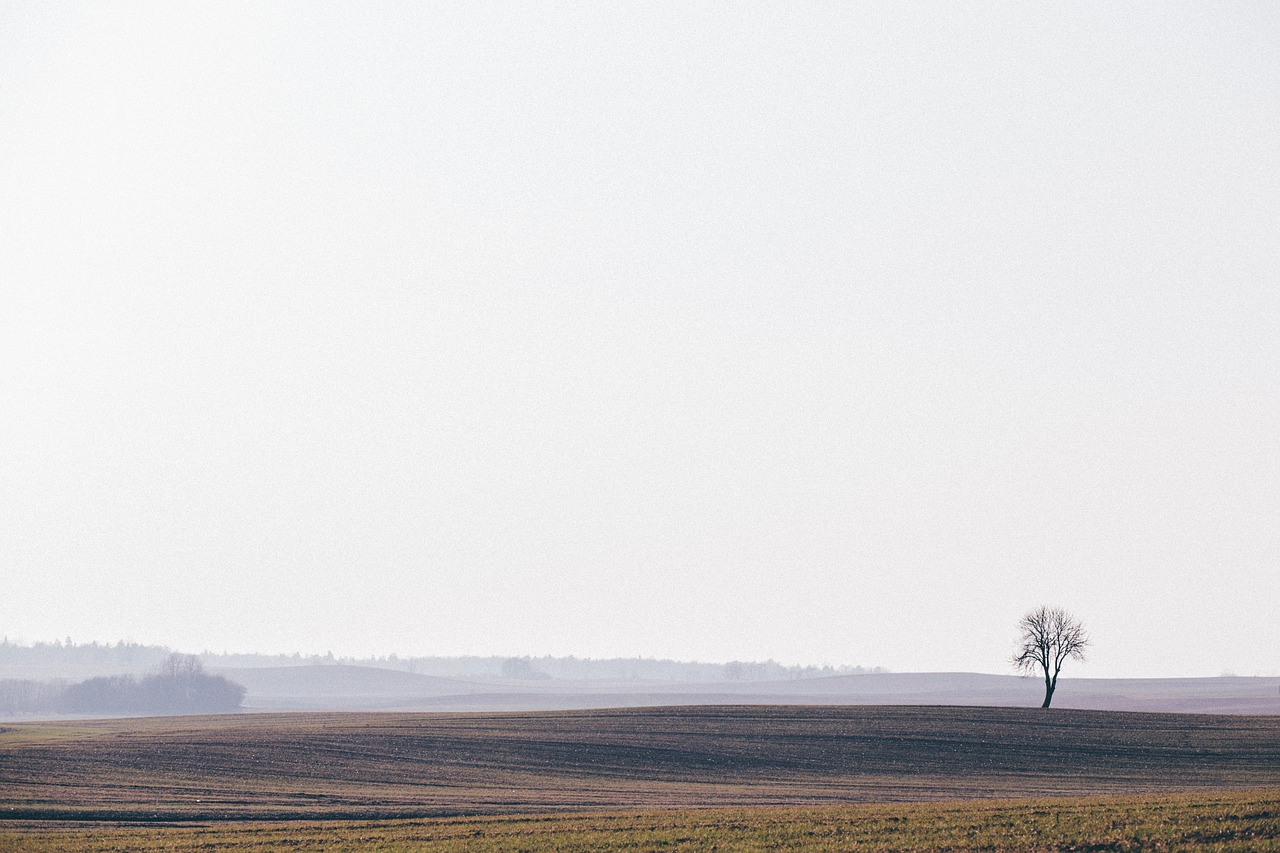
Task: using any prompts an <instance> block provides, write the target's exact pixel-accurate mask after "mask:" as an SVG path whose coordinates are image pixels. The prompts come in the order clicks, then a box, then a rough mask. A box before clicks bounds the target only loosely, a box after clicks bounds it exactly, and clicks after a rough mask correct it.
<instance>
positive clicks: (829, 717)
mask: <svg viewBox="0 0 1280 853" xmlns="http://www.w3.org/2000/svg"><path fill="white" fill-rule="evenodd" d="M1276 787H1280V717H1249V716H1201V715H1176V714H1137V713H1115V712H1099V711H1070V710H1050V711H1041V710H1039V709H1009V708H972V707H964V708H960V707H874V706H851V707H818V706H722V707H677V708H633V709H622V710H605V711H569V712H544V713H502V714H332V713H330V714H260V715H235V716H218V717H170V718H143V719H117V720H98V721H74V722H59V723H22V724H13V723H9V724H5V726H4V727H3V728H2V730H0V818H4V819H8V820H67V819H72V820H126V821H168V820H184V821H190V820H254V819H271V820H276V819H357V818H366V819H390V818H407V817H428V816H447V815H494V814H520V813H534V812H543V813H546V812H556V811H568V810H581V809H636V808H671V807H710V806H716V807H743V806H764V805H772V806H782V805H793V806H794V805H803V806H812V805H824V804H842V803H862V802H888V801H922V800H944V799H945V800H954V799H975V798H1008V797H1061V796H1075V795H1082V796H1098V795H1125V794H1162V793H1176V792H1186V791H1206V790H1220V789H1245V788H1276Z"/></svg>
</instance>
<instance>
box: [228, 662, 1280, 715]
mask: <svg viewBox="0 0 1280 853" xmlns="http://www.w3.org/2000/svg"><path fill="white" fill-rule="evenodd" d="M214 671H215V672H217V673H219V674H222V675H226V676H227V677H229V678H230V679H231V680H233V681H235V682H237V683H240V684H243V685H244V686H245V687H246V688H248V691H249V692H248V695H247V696H246V698H245V707H246V708H248V709H250V710H255V711H286V710H316V711H319V710H348V711H351V710H364V711H375V710H404V711H411V710H448V711H516V710H570V709H584V708H605V707H644V706H658V705H714V704H751V705H757V704H797V705H969V706H1029V707H1034V706H1037V705H1039V703H1040V699H1041V697H1042V696H1043V692H1042V690H1043V688H1042V687H1041V685H1040V682H1039V681H1038V680H1037V679H1034V678H1023V677H1019V676H1012V675H986V674H981V673H964V672H936V673H869V674H864V675H841V676H831V677H825V678H807V679H785V680H781V681H758V682H726V683H721V684H716V685H714V686H711V685H708V684H706V683H698V682H675V681H640V680H615V681H597V680H567V679H546V678H542V679H527V680H520V679H495V678H490V679H482V678H476V679H450V678H438V677H434V676H427V675H416V674H413V673H406V672H398V671H394V670H386V669H379V668H374V667H360V666H345V665H332V666H314V665H312V666H297V667H270V668H235V669H219V670H214ZM1054 706H1055V707H1059V708H1077V709H1094V710H1111V711H1163V712H1174V713H1181V712H1195V713H1217V714H1280V678H1240V677H1224V678H1172V679H1102V678H1081V679H1070V680H1068V679H1063V680H1062V681H1061V682H1060V685H1059V688H1058V692H1057V693H1056V694H1055V696H1054Z"/></svg>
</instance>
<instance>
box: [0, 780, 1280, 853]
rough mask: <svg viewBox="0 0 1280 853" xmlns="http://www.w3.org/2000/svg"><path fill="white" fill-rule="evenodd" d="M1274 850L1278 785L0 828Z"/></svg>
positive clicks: (377, 841) (722, 844) (409, 840)
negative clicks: (1045, 796) (1212, 790)
mask: <svg viewBox="0 0 1280 853" xmlns="http://www.w3.org/2000/svg"><path fill="white" fill-rule="evenodd" d="M214 849H230V850H239V851H264V850H279V849H288V850H301V851H308V850H328V851H340V850H362V851H365V850H380V851H398V850H426V851H462V850H467V851H531V853H534V852H535V851H597V850H635V849H643V850H712V849H715V850H746V851H751V850H761V851H763V850H817V851H833V850H906V851H926V850H957V851H978V850H983V851H993V850H1135V851H1137V850H1143V851H1146V850H1155V851H1161V850H1222V851H1235V850H1240V851H1244V850H1249V851H1262V850H1280V791H1269V792H1235V793H1224V794H1181V795H1175V796H1149V797H1120V798H1090V799H1050V800H1042V799H1041V800H1001V801H975V802H961V803H956V802H947V803H920V804H904V803H895V804H869V805H856V806H821V807H755V808H748V809H741V808H737V809H682V810H670V811H643V812H607V813H579V814H574V815H550V816H545V815H544V816H518V817H483V818H440V819H430V820H403V821H341V822H334V821H315V822H277V823H239V822H228V823H218V824H213V825H207V824H206V825H176V826H154V825H132V826H121V825H89V826H86V825H83V824H80V825H66V824H63V825H44V824H15V825H8V826H6V825H4V824H0V850H21V851H33V853H39V851H61V853H81V851H111V850H121V851H123V850H130V851H141V853H147V851H158V850H166V851H197V850H214Z"/></svg>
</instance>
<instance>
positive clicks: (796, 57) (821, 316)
mask: <svg viewBox="0 0 1280 853" xmlns="http://www.w3.org/2000/svg"><path fill="white" fill-rule="evenodd" d="M1277 43H1280V7H1278V6H1276V5H1275V4H1270V3H1263V2H1241V3H1236V4H1227V5H1223V6H1221V7H1204V6H1202V5H1200V4H1195V3H1190V2H1173V3H1160V4H1156V3H1139V4H1126V5H1123V6H1116V5H1115V4H1108V3H1103V2H1073V3H1064V2H1063V3H1049V4H1039V5H1033V6H1019V5H1008V4H995V3H990V4H988V3H966V4H945V5H942V4H939V5H932V4H931V5H925V4H903V3H896V2H894V3H888V2H885V3H875V2H873V3H858V4H847V3H835V2H805V3H800V4H794V3H768V2H748V3H744V4H740V5H723V4H705V3H684V2H682V3H676V2H649V3H641V4H608V3H606V4H583V3H563V2H546V3H533V4H526V5H520V6H504V5H488V4H474V3H464V2H459V3H438V4H435V3H433V4H427V5H420V4H413V3H407V2H390V3H386V4H380V5H377V6H359V5H349V4H338V3H326V2H319V3H295V2H263V3H244V4H238V3H225V4H196V3H185V2H177V3H147V2H144V3H138V4H127V5H120V6H117V5H98V4H90V3H85V4H77V3H67V4H44V3H38V2H23V0H18V2H11V3H6V4H4V6H3V8H0V190H3V198H4V199H5V202H4V204H3V205H0V235H2V236H0V400H3V401H4V405H3V406H0V580H3V585H4V589H5V594H4V595H3V596H0V634H7V635H9V636H10V637H25V638H28V640H38V639H54V638H64V637H66V636H71V637H73V638H74V639H76V640H77V641H90V640H98V641H100V642H106V641H111V642H114V641H115V640H117V639H119V638H122V637H131V638H137V639H138V641H141V642H158V643H163V644H165V645H172V646H174V647H178V648H186V649H191V648H209V649H228V650H238V649H273V648H289V649H291V650H292V649H298V650H301V649H320V650H322V652H323V651H329V650H331V651H333V652H334V654H336V655H341V656H368V655H371V654H389V653H391V652H393V651H394V652H396V653H397V654H402V655H461V654H474V655H491V654H503V655H506V654H510V653H512V652H515V651H517V650H525V651H526V652H527V653H529V654H538V655H541V654H552V655H570V654H572V655H577V656H581V657H597V658H601V657H656V658H669V659H674V660H705V661H729V660H735V659H737V660H768V659H773V660H777V661H782V662H796V663H818V662H823V661H829V662H833V663H834V662H848V663H850V664H854V665H864V666H882V667H886V668H888V669H891V670H894V671H900V672H907V671H917V672H919V671H971V672H987V673H1007V672H1011V671H1012V670H1011V668H1010V667H1009V665H1008V661H1009V658H1010V656H1011V654H1012V653H1013V648H1014V644H1015V642H1016V639H1017V620H1018V619H1019V617H1020V616H1022V614H1023V613H1024V612H1026V611H1027V610H1029V609H1031V608H1033V607H1035V606H1038V605H1041V604H1049V605H1058V606H1062V607H1065V608H1067V609H1068V610H1070V611H1071V612H1072V613H1074V614H1075V615H1076V616H1078V617H1079V618H1080V620H1081V621H1082V622H1083V623H1084V625H1085V627H1086V629H1087V630H1088V631H1089V633H1090V634H1091V636H1092V638H1093V641H1094V643H1093V647H1092V650H1091V654H1090V659H1089V661H1087V662H1085V663H1083V664H1078V663H1074V662H1072V663H1071V664H1069V665H1068V667H1067V668H1066V669H1065V670H1064V677H1087V676H1093V677H1109V676H1132V677H1141V676H1175V675H1188V676H1189V675H1202V676H1213V675H1218V674H1221V673H1223V672H1224V671H1231V672H1235V673H1239V674H1242V675H1253V674H1280V655H1278V653H1277V650H1278V649H1280V620H1277V619H1276V618H1275V613H1274V610H1275V605H1276V602H1277V600H1280V570H1278V569H1280V286H1278V284H1280V282H1278V281H1277V271H1278V270H1280V206H1278V205H1277V204H1276V199H1278V198H1280V155H1277V152H1278V151H1280V53H1277V51H1276V50H1275V45H1276V44H1277Z"/></svg>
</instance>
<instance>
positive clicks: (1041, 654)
mask: <svg viewBox="0 0 1280 853" xmlns="http://www.w3.org/2000/svg"><path fill="white" fill-rule="evenodd" d="M1018 629H1019V630H1020V631H1021V632H1022V639H1021V641H1020V642H1019V644H1018V653H1017V654H1015V655H1014V656H1013V665H1014V666H1015V667H1017V668H1018V669H1020V670H1022V671H1024V672H1026V673H1029V674H1032V675H1034V674H1035V673H1036V672H1037V671H1039V672H1042V673H1044V704H1043V705H1041V706H1040V707H1041V708H1048V707H1049V703H1050V702H1051V701H1053V691H1054V690H1056V689H1057V687H1058V673H1059V672H1061V671H1062V664H1063V662H1064V661H1066V659H1067V658H1075V659H1076V660H1084V650H1085V649H1086V648H1088V646H1089V636H1088V635H1087V634H1085V631H1084V626H1082V625H1081V624H1080V620H1078V619H1076V618H1075V617H1074V616H1072V615H1071V614H1070V613H1068V612H1067V611H1065V610H1063V609H1062V608H1061V607H1037V608H1036V609H1035V610H1032V611H1031V612H1030V613H1028V614H1027V615H1026V616H1023V617H1022V620H1021V621H1020V622H1019V623H1018Z"/></svg>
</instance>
